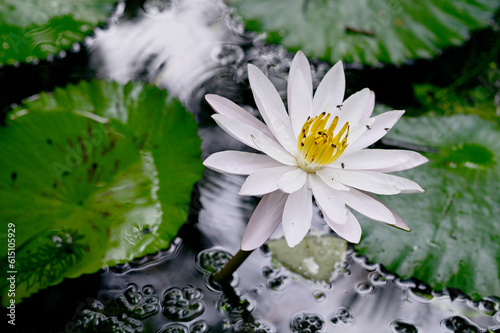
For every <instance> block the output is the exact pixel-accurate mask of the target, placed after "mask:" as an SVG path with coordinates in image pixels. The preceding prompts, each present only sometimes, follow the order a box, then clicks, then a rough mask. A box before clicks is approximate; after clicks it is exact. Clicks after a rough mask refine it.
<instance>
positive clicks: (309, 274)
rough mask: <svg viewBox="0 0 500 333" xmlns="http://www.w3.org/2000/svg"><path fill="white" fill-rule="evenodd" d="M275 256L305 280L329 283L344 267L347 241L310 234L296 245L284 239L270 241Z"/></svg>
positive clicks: (269, 244)
mask: <svg viewBox="0 0 500 333" xmlns="http://www.w3.org/2000/svg"><path fill="white" fill-rule="evenodd" d="M267 245H268V246H269V249H270V250H271V252H272V253H273V258H274V259H275V260H276V261H278V262H279V263H280V264H282V265H283V266H285V267H286V268H288V269H289V270H290V271H292V272H294V273H297V274H299V275H302V276H303V277H305V278H306V279H310V280H314V281H324V282H329V281H331V280H332V279H334V278H335V277H336V276H337V275H338V274H339V272H340V271H341V270H342V269H343V266H344V262H345V259H346V251H347V242H346V241H345V240H343V239H341V238H338V237H333V236H328V235H327V236H321V237H314V236H307V237H306V238H304V240H303V241H302V242H300V243H299V244H298V245H297V246H295V247H289V246H288V245H287V243H286V241H285V240H284V239H278V240H271V241H269V242H268V243H267Z"/></svg>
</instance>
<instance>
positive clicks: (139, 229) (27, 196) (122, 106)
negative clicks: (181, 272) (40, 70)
mask: <svg viewBox="0 0 500 333" xmlns="http://www.w3.org/2000/svg"><path fill="white" fill-rule="evenodd" d="M0 151H1V152H2V154H1V155H0V170H1V173H0V219H1V220H2V221H4V225H6V224H7V223H13V224H14V225H15V244H16V262H15V264H14V267H13V268H11V269H10V270H13V271H17V272H18V276H17V281H18V285H17V290H16V296H17V297H18V298H21V297H25V296H27V295H29V294H31V293H33V292H36V291H37V290H39V289H40V288H44V287H46V286H48V285H52V284H55V283H58V282H60V281H61V280H62V278H63V277H78V276H80V275H81V274H84V273H93V272H95V271H97V270H98V269H100V268H101V267H102V266H103V265H105V264H106V265H110V266H111V265H115V264H117V263H122V262H126V261H130V260H132V259H133V258H136V257H139V256H143V255H145V254H148V253H153V252H156V251H158V250H160V249H163V248H166V247H167V246H168V244H169V242H170V240H171V239H172V238H173V237H175V235H176V234H177V231H178V229H179V227H180V226H181V225H182V224H183V223H185V222H186V218H187V212H188V208H189V204H190V196H191V191H192V188H193V184H194V183H195V182H196V181H198V180H199V178H200V177H201V172H202V170H203V167H202V165H201V159H200V154H201V151H200V139H199V137H198V136H197V130H196V123H195V122H194V120H193V117H192V115H191V114H189V113H188V112H186V110H185V109H184V108H183V107H182V105H181V104H180V103H179V102H178V101H177V100H174V99H169V98H168V96H167V93H166V92H165V91H163V90H160V89H158V88H156V87H154V86H150V85H144V86H143V85H142V84H139V83H128V84H127V85H125V86H121V85H119V84H117V83H110V82H106V81H95V82H91V83H87V82H81V83H79V84H78V85H70V86H67V87H66V88H64V89H60V88H59V89H56V91H55V92H54V93H53V94H49V93H42V94H40V96H38V97H36V99H35V100H32V101H29V102H26V104H25V105H23V106H20V107H18V108H16V109H15V110H13V111H12V112H11V113H10V115H9V118H8V119H7V123H6V125H5V127H0ZM6 232H7V230H6V229H5V230H3V231H2V233H3V234H4V236H3V237H4V238H2V244H3V245H2V246H4V247H5V248H7V244H5V240H6V238H5V233H6ZM2 260H4V262H6V260H7V258H5V257H3V258H2ZM34 272H36V273H34ZM4 281H5V279H3V280H2V283H1V284H0V286H1V287H2V290H3V291H5V289H4V288H5V282H4Z"/></svg>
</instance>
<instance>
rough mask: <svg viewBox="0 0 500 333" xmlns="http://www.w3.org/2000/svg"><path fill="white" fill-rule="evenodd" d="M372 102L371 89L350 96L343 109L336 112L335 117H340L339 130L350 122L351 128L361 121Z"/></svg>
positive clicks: (343, 104)
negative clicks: (367, 106)
mask: <svg viewBox="0 0 500 333" xmlns="http://www.w3.org/2000/svg"><path fill="white" fill-rule="evenodd" d="M369 102H370V89H368V88H365V89H363V90H360V91H358V92H357V93H355V94H352V95H351V96H349V98H348V99H346V100H345V101H344V102H343V103H342V107H340V108H337V109H336V110H335V113H334V114H333V115H334V116H339V126H338V128H339V130H340V128H342V126H343V125H344V124H345V123H346V122H349V125H350V126H354V125H356V124H357V123H358V122H359V121H360V120H361V116H362V115H363V112H364V111H365V108H366V105H367V104H368V103H369Z"/></svg>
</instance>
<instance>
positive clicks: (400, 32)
mask: <svg viewBox="0 0 500 333" xmlns="http://www.w3.org/2000/svg"><path fill="white" fill-rule="evenodd" d="M230 3H231V4H233V5H234V6H235V7H236V8H237V11H238V15H240V16H242V17H243V19H244V20H245V23H246V27H247V29H250V30H254V31H259V32H260V31H262V32H268V38H267V40H268V41H269V42H271V43H279V44H283V45H284V46H286V47H287V48H288V49H290V50H291V51H297V50H302V51H304V53H306V54H307V55H308V56H311V57H317V58H320V59H323V60H327V61H330V62H333V63H335V62H337V61H338V60H344V61H345V62H359V63H363V64H371V65H374V64H377V63H379V62H382V63H395V64H400V63H403V62H406V61H407V60H408V59H417V58H430V57H433V56H434V55H436V54H437V53H438V52H439V50H440V49H442V48H444V47H447V46H450V45H459V44H461V43H463V42H464V40H466V39H467V38H468V36H469V33H470V30H475V29H479V28H482V27H485V26H487V24H488V20H490V19H492V17H493V15H492V13H493V12H494V10H496V9H497V8H498V7H499V6H500V5H499V4H498V2H495V1H488V0H475V1H465V0H460V1H453V2H452V1H439V2H438V1H432V0H425V1H410V0H402V1H368V2H367V1H363V2H360V1H349V0H342V1H332V0H306V1H302V0H292V1H265V0H259V1H254V0H250V1H247V0H232V1H230Z"/></svg>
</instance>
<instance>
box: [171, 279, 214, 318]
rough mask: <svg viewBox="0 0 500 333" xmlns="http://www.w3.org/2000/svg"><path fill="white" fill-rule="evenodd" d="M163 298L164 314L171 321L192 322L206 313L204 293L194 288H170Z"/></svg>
mask: <svg viewBox="0 0 500 333" xmlns="http://www.w3.org/2000/svg"><path fill="white" fill-rule="evenodd" d="M163 298H164V299H163V302H162V305H163V314H164V315H165V317H167V318H169V319H171V320H178V321H190V320H193V319H194V318H196V317H198V316H200V315H201V314H202V313H203V312H204V311H205V307H204V305H203V303H202V302H201V300H202V298H203V292H202V291H201V289H198V288H194V287H192V286H186V287H183V288H182V289H181V288H177V287H174V288H170V289H169V290H167V291H165V293H164V295H163Z"/></svg>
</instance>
